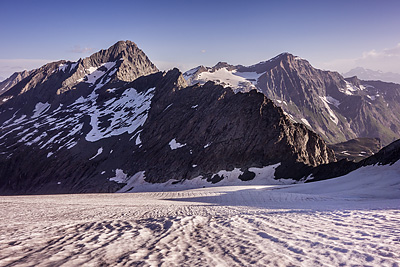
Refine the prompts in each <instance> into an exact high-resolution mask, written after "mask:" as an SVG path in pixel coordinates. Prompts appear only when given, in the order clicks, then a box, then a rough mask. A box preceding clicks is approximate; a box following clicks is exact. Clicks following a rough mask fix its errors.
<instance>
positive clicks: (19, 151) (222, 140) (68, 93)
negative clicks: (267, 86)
mask: <svg viewBox="0 0 400 267" xmlns="http://www.w3.org/2000/svg"><path fill="white" fill-rule="evenodd" d="M14 80H15V79H14ZM15 81H16V80H15ZM0 125H1V126H0V190H1V192H3V193H65V192H114V191H117V190H119V189H121V188H124V190H125V191H129V190H130V189H131V188H125V186H126V185H127V184H131V182H132V180H135V179H138V177H141V179H144V180H143V181H142V182H144V183H147V182H152V183H159V182H166V181H168V180H174V182H175V183H177V182H182V181H185V180H190V179H194V178H199V179H203V180H206V181H208V182H209V183H217V182H219V181H220V180H223V179H224V178H226V177H227V173H231V172H235V173H237V174H238V175H237V177H236V179H240V180H251V179H253V178H254V177H255V176H256V175H257V171H255V170H254V171H251V170H253V169H251V168H256V169H257V170H259V171H261V172H262V171H263V168H267V169H270V168H271V167H270V166H271V165H274V166H275V177H277V178H295V179H300V178H301V177H303V176H305V175H308V173H309V168H310V167H314V166H317V165H320V164H324V163H328V162H332V161H335V156H334V154H333V152H332V150H330V149H329V148H328V147H327V146H326V144H325V142H324V141H323V140H322V139H321V138H320V137H319V136H318V135H316V134H315V133H314V132H312V131H311V130H309V129H307V128H306V127H305V126H303V125H300V124H294V123H292V122H291V120H290V119H289V118H288V117H287V116H286V115H285V114H284V113H283V111H282V110H281V109H280V108H279V107H277V106H276V105H275V104H274V103H273V102H272V101H271V100H269V99H268V98H267V97H266V96H265V95H263V94H262V93H258V92H256V91H254V90H253V91H250V92H248V93H238V94H235V93H234V92H233V91H232V90H231V89H230V88H225V87H223V86H220V85H216V84H214V83H212V82H209V83H205V84H204V85H203V86H199V85H194V86H187V83H186V81H185V79H184V78H183V76H182V74H181V73H180V72H179V71H178V70H177V69H173V70H171V71H168V72H158V70H157V68H156V67H155V66H154V64H153V63H152V62H151V61H150V60H149V59H148V58H147V56H146V55H145V54H144V53H143V51H142V50H140V49H139V48H138V47H137V46H136V44H134V43H133V42H130V41H126V42H118V43H116V44H115V45H113V46H111V47H110V48H109V49H107V50H101V51H100V52H97V53H95V54H93V55H92V56H90V57H88V58H85V59H80V60H79V61H77V62H69V61H58V62H53V63H49V64H47V65H45V66H43V67H41V68H39V69H36V70H33V71H31V72H29V73H28V75H27V76H26V77H25V78H23V79H21V80H20V81H16V84H15V85H14V86H12V87H10V88H8V89H7V90H5V92H4V93H3V94H1V95H0ZM135 186H137V185H135Z"/></svg>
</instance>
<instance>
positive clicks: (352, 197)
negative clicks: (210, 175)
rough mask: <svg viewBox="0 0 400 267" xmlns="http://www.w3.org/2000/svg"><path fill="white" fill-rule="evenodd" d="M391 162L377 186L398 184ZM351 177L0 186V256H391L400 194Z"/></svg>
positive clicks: (26, 261)
mask: <svg viewBox="0 0 400 267" xmlns="http://www.w3.org/2000/svg"><path fill="white" fill-rule="evenodd" d="M373 167H375V168H377V166H373ZM383 167H386V166H383ZM389 167H391V168H389ZM389 167H388V168H387V169H386V170H384V171H383V172H382V173H383V175H382V176H381V179H386V178H387V177H389V178H390V177H392V178H390V179H388V180H390V181H388V182H386V183H383V185H382V186H381V187H380V189H378V191H381V192H382V191H383V190H388V189H389V188H388V187H389V186H390V187H393V189H392V192H396V191H395V190H399V176H397V180H396V179H395V178H393V177H395V175H394V174H393V172H392V171H394V170H397V169H398V168H399V166H398V164H397V165H396V164H395V165H393V166H389ZM366 170H367V169H364V171H366ZM367 171H368V170H367ZM369 171H372V169H370V170H369ZM259 172H262V170H259ZM390 172H392V174H393V175H391V176H390V175H387V174H388V173H390ZM362 174H363V173H358V175H362ZM122 176H123V175H122ZM357 177H358V178H359V177H360V176H357ZM357 177H355V176H354V177H347V179H348V182H349V187H350V188H351V190H349V191H347V192H346V194H344V197H341V196H340V190H341V189H340V188H339V187H340V186H342V187H345V184H346V182H345V181H344V180H341V179H333V180H328V181H323V182H316V183H311V184H297V185H240V186H219V187H208V188H199V189H190V190H179V191H169V192H142V193H128V194H83V195H79V197H77V196H76V195H50V196H9V197H5V196H3V197H1V198H0V216H1V218H2V220H1V221H0V251H1V257H0V266H81V265H89V266H99V265H112V266H124V265H131V266H200V265H201V266H250V265H252V266H398V265H397V264H398V262H399V261H400V253H399V251H400V229H399V227H398V226H399V225H400V210H399V203H400V196H399V195H397V197H394V196H393V195H390V194H389V196H388V197H385V196H384V195H381V194H375V195H374V194H362V192H363V191H365V190H366V189H368V188H372V187H374V186H376V184H377V183H379V181H376V179H375V182H373V181H372V179H369V180H368V179H367V180H366V181H363V182H362V183H361V184H360V183H358V186H357V182H356V181H355V180H356V179H355V178H357ZM120 178H123V177H120ZM344 178H345V177H343V179H344ZM396 181H397V183H396ZM328 182H330V184H329V183H328ZM327 183H328V184H327ZM335 186H336V187H335ZM357 187H358V189H357V190H356V188H357ZM324 188H325V190H323V189H324ZM367 191H368V190H367ZM332 192H336V193H335V194H333V193H332Z"/></svg>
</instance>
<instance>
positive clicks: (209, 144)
mask: <svg viewBox="0 0 400 267" xmlns="http://www.w3.org/2000/svg"><path fill="white" fill-rule="evenodd" d="M211 144H212V142H210V143H208V144H206V145H205V146H204V147H203V148H207V147H209V146H211Z"/></svg>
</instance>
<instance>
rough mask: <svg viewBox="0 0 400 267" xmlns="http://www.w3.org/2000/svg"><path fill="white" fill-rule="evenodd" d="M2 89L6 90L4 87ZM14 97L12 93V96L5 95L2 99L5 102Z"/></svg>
mask: <svg viewBox="0 0 400 267" xmlns="http://www.w3.org/2000/svg"><path fill="white" fill-rule="evenodd" d="M2 90H4V88H3V89H2ZM13 97H14V96H12V95H11V96H7V97H4V98H3V100H2V101H3V102H7V101H8V100H10V99H11V98H13Z"/></svg>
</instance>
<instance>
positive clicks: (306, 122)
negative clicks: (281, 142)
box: [301, 118, 312, 128]
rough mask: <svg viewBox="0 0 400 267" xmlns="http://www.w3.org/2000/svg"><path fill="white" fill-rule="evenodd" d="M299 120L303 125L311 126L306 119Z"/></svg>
mask: <svg viewBox="0 0 400 267" xmlns="http://www.w3.org/2000/svg"><path fill="white" fill-rule="evenodd" d="M301 121H302V122H303V123H304V124H305V125H307V126H308V127H310V128H312V127H311V125H310V123H309V122H308V120H307V119H305V118H302V119H301Z"/></svg>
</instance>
